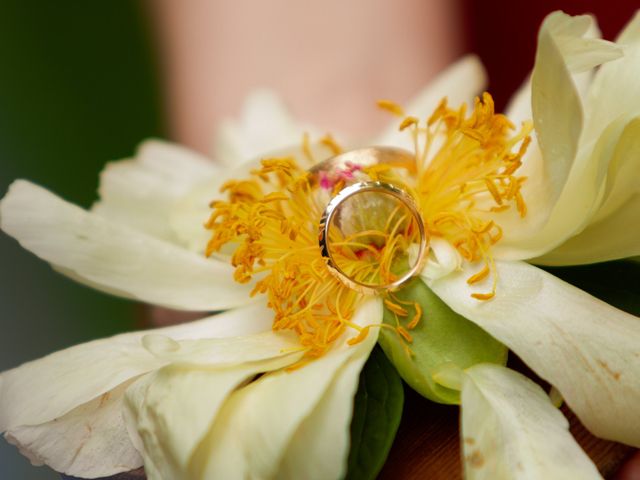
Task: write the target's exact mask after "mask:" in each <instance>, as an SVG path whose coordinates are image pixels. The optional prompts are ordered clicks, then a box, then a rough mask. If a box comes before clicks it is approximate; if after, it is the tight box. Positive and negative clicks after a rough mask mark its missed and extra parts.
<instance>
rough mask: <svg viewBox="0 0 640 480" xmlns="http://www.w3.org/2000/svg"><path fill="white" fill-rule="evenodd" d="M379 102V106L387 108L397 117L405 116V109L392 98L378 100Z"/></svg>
mask: <svg viewBox="0 0 640 480" xmlns="http://www.w3.org/2000/svg"><path fill="white" fill-rule="evenodd" d="M377 103H378V107H380V108H381V109H383V110H386V111H387V112H390V113H392V114H394V115H396V116H397V117H404V109H403V108H402V107H401V106H400V105H398V104H397V103H395V102H392V101H391V100H378V102H377Z"/></svg>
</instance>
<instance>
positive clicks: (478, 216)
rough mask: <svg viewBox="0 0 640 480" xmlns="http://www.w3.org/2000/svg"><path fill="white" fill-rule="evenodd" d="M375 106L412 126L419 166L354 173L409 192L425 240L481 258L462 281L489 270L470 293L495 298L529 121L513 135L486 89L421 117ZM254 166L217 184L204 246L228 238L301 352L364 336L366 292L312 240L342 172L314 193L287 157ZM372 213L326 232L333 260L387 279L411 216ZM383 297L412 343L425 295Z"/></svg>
mask: <svg viewBox="0 0 640 480" xmlns="http://www.w3.org/2000/svg"><path fill="white" fill-rule="evenodd" d="M378 105H379V106H380V107H381V108H383V109H385V110H387V111H389V112H391V113H393V114H394V115H398V116H401V117H403V119H402V121H401V123H400V130H408V131H409V133H410V134H411V136H412V139H413V142H414V145H415V150H416V151H415V157H416V162H417V165H416V174H415V175H412V176H410V177H407V175H406V172H404V173H405V174H401V173H400V172H399V171H398V170H396V169H395V168H394V167H393V166H391V165H388V164H383V165H373V166H370V167H366V168H361V169H359V170H358V171H359V172H360V171H361V173H362V174H365V175H368V176H369V178H370V179H372V180H378V181H383V182H387V183H391V184H394V185H396V186H398V187H399V188H402V189H404V190H405V191H407V192H408V193H410V194H411V195H412V196H413V197H414V198H415V200H416V203H417V204H418V207H419V210H420V213H421V216H422V221H423V222H424V227H425V230H426V231H427V232H428V235H429V237H430V238H431V237H433V238H435V237H437V238H442V239H444V240H446V241H447V242H448V243H449V244H451V245H453V246H454V248H456V249H457V250H458V252H459V253H460V255H461V256H462V258H464V259H465V260H467V261H468V262H483V266H482V268H481V270H480V271H479V272H478V273H476V274H474V275H472V276H470V277H469V278H468V279H467V283H468V284H469V285H475V284H477V283H479V282H481V281H483V280H486V279H487V278H491V280H492V283H491V291H490V292H476V293H472V294H471V296H472V297H473V298H475V299H478V300H484V301H486V300H490V299H491V298H493V297H494V296H495V294H496V288H497V276H496V268H495V263H494V260H493V257H492V253H491V250H492V246H493V245H495V244H496V243H497V242H498V241H500V239H501V237H502V233H503V232H502V228H501V227H500V222H499V216H500V213H502V212H504V211H506V210H508V209H509V208H512V207H513V208H515V209H516V210H517V212H518V213H519V214H520V216H523V217H524V216H525V215H526V213H527V205H526V203H525V200H524V197H523V195H522V185H523V183H524V181H525V180H526V179H525V177H522V176H518V175H517V173H518V169H519V167H520V166H521V165H522V157H523V155H524V153H525V151H526V148H527V146H528V144H529V136H528V135H529V132H530V131H531V128H532V126H531V124H530V123H525V124H523V126H522V128H521V129H520V130H519V131H517V132H515V133H514V132H513V130H514V126H513V124H512V123H511V122H510V121H509V120H508V119H507V118H506V117H504V116H503V115H500V114H496V113H495V112H494V105H493V100H492V98H491V96H490V95H488V94H484V95H483V96H482V97H481V98H478V99H476V101H475V103H474V106H473V110H471V111H469V112H467V108H466V106H465V105H463V106H461V107H460V108H458V109H452V108H449V107H448V105H447V101H446V99H444V100H442V101H441V102H440V104H439V105H438V107H437V108H436V110H435V111H434V112H433V114H432V115H431V116H430V117H429V118H428V119H427V120H426V122H425V121H424V120H422V121H420V120H419V119H417V118H415V117H411V116H405V114H404V110H403V109H402V108H401V107H400V106H399V105H397V104H395V103H393V102H389V101H386V100H382V101H380V102H378ZM436 138H437V139H438V141H434V139H436ZM320 144H322V145H324V146H325V147H327V148H328V149H329V150H330V151H331V153H332V154H338V153H340V152H341V151H342V149H341V148H340V146H339V145H338V144H337V143H336V142H335V140H334V139H333V138H332V137H331V136H328V135H327V136H325V137H324V138H322V139H321V140H320ZM302 155H303V157H304V158H305V159H307V160H308V161H310V162H313V161H315V160H316V159H315V158H314V156H313V152H312V149H311V144H310V139H309V136H308V135H306V134H305V135H304V137H303V140H302ZM338 173H340V172H338ZM346 173H348V174H349V175H351V174H352V173H353V172H346ZM251 174H252V177H251V178H250V179H246V180H231V181H228V182H226V183H225V184H224V185H223V186H222V188H221V192H223V193H225V194H226V196H227V199H226V200H225V201H214V202H212V203H211V207H212V208H213V212H212V214H211V217H210V218H209V220H208V221H207V222H206V224H205V226H206V228H207V229H209V230H211V232H212V236H211V239H210V241H209V243H208V245H207V248H206V254H207V255H212V254H213V253H215V252H220V251H221V249H222V248H223V247H224V246H226V245H228V244H232V245H233V246H234V247H235V249H234V251H233V254H232V255H231V258H230V261H231V264H232V265H233V266H234V268H235V272H234V278H235V279H236V281H238V282H240V283H247V282H250V281H252V280H254V281H255V285H254V288H253V291H252V292H251V295H258V294H261V295H266V296H267V302H268V305H269V307H270V308H271V309H272V310H273V311H274V320H273V329H274V330H292V331H293V332H295V333H296V334H297V335H298V337H299V339H300V344H301V345H302V348H303V349H304V351H305V352H306V356H305V359H306V360H305V361H307V360H308V359H309V358H310V357H317V356H320V355H322V354H323V353H325V352H326V351H327V350H328V349H329V348H330V347H331V345H332V343H333V342H334V341H335V340H336V339H337V338H339V337H340V336H341V335H342V334H343V332H344V331H345V329H347V328H350V329H354V330H355V331H356V332H357V335H355V336H354V337H353V338H350V339H349V341H348V343H349V344H350V345H352V344H355V343H358V342H360V341H362V340H363V339H364V338H366V336H367V333H368V332H369V330H370V329H371V328H372V326H371V325H369V326H367V327H360V326H358V325H356V324H354V323H353V321H352V318H353V315H354V312H355V311H356V310H357V308H358V307H359V305H360V304H361V303H362V302H363V300H364V296H363V295H362V294H361V293H359V292H356V291H355V290H352V289H350V288H349V287H347V286H345V285H344V284H343V283H341V282H340V281H339V280H338V279H336V278H335V277H334V276H333V275H332V274H331V273H330V271H329V270H328V269H327V266H326V261H325V259H324V258H323V257H322V255H321V252H320V249H319V247H318V225H319V221H320V217H321V215H322V211H323V210H324V208H325V206H326V202H327V196H326V193H327V191H329V192H333V193H337V192H338V191H340V189H342V188H343V187H344V186H345V185H346V182H347V181H348V175H344V178H343V177H340V176H338V178H337V179H335V180H333V179H332V183H330V184H329V186H328V187H322V188H326V189H325V190H324V193H322V192H320V193H322V195H321V194H320V193H319V189H320V186H318V182H312V181H311V179H310V177H309V173H308V172H307V169H306V168H301V167H300V166H299V165H298V163H297V162H296V159H294V158H292V157H282V158H267V159H264V160H263V161H262V163H261V166H260V168H258V169H256V170H255V171H252V172H251ZM378 213H379V212H378ZM372 215H376V213H375V212H374V213H372ZM377 222H378V223H376V224H375V227H372V228H369V227H367V228H359V229H357V230H356V231H352V232H348V231H339V232H337V233H333V234H330V235H333V238H331V245H332V246H333V247H334V249H335V251H334V253H333V255H334V257H337V260H336V263H338V264H340V266H341V269H342V270H343V271H344V272H345V273H346V274H347V275H349V276H350V277H351V278H357V279H360V280H361V281H363V283H375V281H380V282H381V283H391V282H390V281H389V280H393V279H395V278H397V277H396V274H395V273H394V268H395V267H396V266H397V263H398V260H399V259H400V258H401V257H399V254H400V253H406V252H407V251H408V248H409V246H410V245H411V244H412V243H415V239H416V235H417V233H416V230H417V229H416V228H415V224H412V223H411V221H409V219H408V218H407V216H406V214H403V212H402V211H401V209H390V210H389V211H388V212H385V213H384V215H381V216H380V218H379V219H377ZM384 303H385V305H386V307H387V309H388V310H389V311H391V312H392V313H393V315H394V317H395V318H396V325H395V326H390V325H384V326H383V328H392V329H393V330H395V331H396V332H397V333H398V334H399V335H400V336H401V337H402V338H403V339H404V340H405V341H406V342H409V343H410V342H412V337H411V334H410V333H409V330H412V329H414V328H416V326H417V325H418V323H419V322H420V320H421V318H422V315H423V312H422V309H421V307H420V305H419V304H417V303H414V302H404V301H400V300H398V299H397V298H395V297H394V296H393V294H389V295H388V296H387V297H386V298H385V299H384ZM411 308H413V311H412V310H411ZM399 317H401V318H402V321H403V324H404V326H403V325H401V324H400V319H399Z"/></svg>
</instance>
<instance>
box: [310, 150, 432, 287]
mask: <svg viewBox="0 0 640 480" xmlns="http://www.w3.org/2000/svg"><path fill="white" fill-rule="evenodd" d="M379 163H385V164H389V165H392V166H394V167H397V168H403V169H406V170H408V171H409V172H410V173H414V172H415V156H414V155H413V154H412V153H410V152H407V151H405V150H400V149H395V148H386V147H372V148H367V149H361V150H355V151H351V152H346V153H343V154H340V155H337V156H335V157H332V158H330V159H328V160H325V161H324V162H322V163H320V164H319V165H316V166H315V167H314V168H312V169H311V170H310V173H312V174H313V175H312V177H311V178H312V184H313V183H317V184H320V185H321V184H322V181H323V178H326V176H327V175H329V176H331V175H337V176H340V174H341V173H342V172H345V171H346V172H351V173H353V171H354V170H356V171H357V172H358V174H356V175H352V177H353V178H352V179H351V181H350V182H346V186H344V188H342V189H341V190H340V191H338V193H337V194H335V196H334V197H333V198H331V199H330V200H329V202H328V204H327V206H326V208H325V209H324V211H323V213H322V217H321V220H320V224H319V242H318V243H319V247H320V251H321V254H322V257H323V258H324V259H325V261H326V265H327V268H328V269H329V271H330V272H331V273H332V274H333V275H334V276H335V277H337V278H338V279H339V280H340V281H341V282H342V283H343V284H345V285H347V286H348V287H349V288H352V289H354V290H356V291H359V292H361V293H364V294H376V293H381V292H384V291H392V290H395V289H397V288H399V287H400V286H401V285H402V284H404V283H405V282H406V281H408V280H409V279H410V278H412V277H413V276H415V275H416V274H417V273H419V271H420V270H421V268H422V266H423V259H424V257H425V256H426V251H427V238H426V233H425V227H424V223H423V221H422V217H421V215H420V211H419V209H418V206H417V205H416V202H415V200H414V199H413V197H412V196H411V195H410V194H409V193H407V192H406V191H405V190H404V189H402V188H400V187H398V186H396V185H392V184H391V183H386V182H382V181H372V180H369V179H367V178H366V174H363V173H362V169H364V168H366V167H369V166H372V165H375V164H379ZM341 179H342V180H343V181H344V175H342V176H341ZM385 232H386V234H384V235H383V233H385ZM394 237H401V238H395V240H394ZM346 239H351V240H350V242H351V243H348V242H347V241H346ZM354 239H355V240H354ZM345 242H346V243H348V245H349V248H346V247H345V244H346V243H345ZM387 242H393V243H394V245H397V244H403V245H405V246H406V248H405V249H404V250H402V249H398V250H399V252H400V254H401V256H400V257H398V258H394V259H389V258H387V260H388V263H389V265H390V264H391V261H392V260H395V263H394V267H395V271H394V272H393V274H391V273H388V274H387V275H385V276H383V275H382V274H380V275H378V276H375V275H374V277H373V278H363V276H362V274H361V272H360V275H359V274H358V273H359V272H358V271H352V270H353V265H354V264H355V263H357V262H354V261H353V260H357V259H359V258H360V257H361V256H366V255H370V256H371V255H373V256H375V255H376V254H377V253H378V252H380V251H382V250H383V249H384V248H385V246H386V245H388V243H387ZM408 243H411V249H412V250H413V252H412V254H409V251H408V250H409V245H408ZM353 245H357V247H356V248H354V247H353ZM416 247H417V249H416ZM345 250H347V252H346V254H344V252H345ZM416 250H417V254H416V253H415V251H416ZM392 251H394V252H395V251H396V250H392ZM355 268H357V267H355ZM379 270H380V271H382V270H385V271H387V272H389V271H390V270H391V268H390V267H389V268H386V269H382V268H381V269H379ZM365 277H366V276H365Z"/></svg>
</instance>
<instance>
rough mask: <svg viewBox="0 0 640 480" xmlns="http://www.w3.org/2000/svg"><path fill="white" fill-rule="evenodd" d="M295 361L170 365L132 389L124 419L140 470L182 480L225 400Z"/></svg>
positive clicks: (277, 357) (281, 357) (289, 357)
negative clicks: (139, 453)
mask: <svg viewBox="0 0 640 480" xmlns="http://www.w3.org/2000/svg"><path fill="white" fill-rule="evenodd" d="M238 347H240V346H239V345H238ZM246 350H247V349H242V350H241V352H239V353H242V352H243V351H246ZM300 355H301V353H297V354H291V353H289V354H287V353H286V352H285V351H282V350H281V351H280V354H278V352H277V351H275V352H273V354H272V357H271V358H267V359H263V360H261V361H253V362H250V361H247V362H245V363H243V364H241V365H237V366H232V367H230V368H220V367H219V366H215V367H211V366H207V365H202V364H201V365H195V364H189V363H173V364H170V365H168V366H166V367H163V368H162V369H160V370H158V371H156V372H154V373H152V374H150V375H149V376H148V379H146V381H145V382H138V383H137V384H136V385H134V386H132V387H131V388H130V389H129V390H128V391H127V394H126V406H127V416H126V417H127V420H128V422H129V428H130V430H131V431H133V432H135V435H136V436H137V438H139V441H140V445H142V448H141V451H142V452H143V455H144V459H145V466H147V465H152V466H153V467H152V469H153V470H154V471H155V470H157V472H158V474H157V475H155V476H150V478H166V479H167V480H171V479H175V478H185V477H184V475H185V473H184V472H186V470H187V467H188V462H189V459H190V458H191V455H192V454H193V452H194V449H195V448H196V447H197V445H198V444H199V443H200V441H201V440H202V438H203V436H204V435H205V434H206V433H207V432H208V431H209V429H210V428H211V424H212V422H213V421H214V420H215V418H216V416H217V414H218V411H219V409H220V407H221V405H222V404H223V402H224V401H225V400H226V398H227V396H228V395H230V394H231V392H232V391H233V390H234V389H235V388H237V387H238V386H239V385H241V384H242V383H243V382H245V381H248V380H250V379H251V378H252V377H254V376H255V375H257V374H260V373H264V372H268V371H270V370H274V369H277V368H282V367H285V366H287V365H290V364H292V363H294V362H296V361H297V360H298V359H299V358H300Z"/></svg>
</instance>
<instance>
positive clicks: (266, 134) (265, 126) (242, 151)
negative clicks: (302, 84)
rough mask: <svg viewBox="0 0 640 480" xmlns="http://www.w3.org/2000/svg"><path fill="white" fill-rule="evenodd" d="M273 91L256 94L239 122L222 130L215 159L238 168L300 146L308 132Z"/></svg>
mask: <svg viewBox="0 0 640 480" xmlns="http://www.w3.org/2000/svg"><path fill="white" fill-rule="evenodd" d="M312 130H313V129H312V128H309V127H306V128H305V127H304V126H302V125H299V124H297V123H296V122H295V121H294V119H293V118H292V117H291V115H290V114H289V112H288V111H287V109H286V107H285V106H284V103H283V102H282V100H281V99H280V98H279V97H278V96H277V95H276V94H275V92H273V91H271V90H266V89H261V90H255V91H254V92H252V93H251V94H249V96H248V97H247V100H246V101H245V104H244V107H243V111H242V115H241V118H240V120H239V121H233V120H226V121H223V122H222V123H221V126H220V127H219V128H218V132H217V138H216V145H215V155H214V156H215V158H216V160H218V161H220V162H222V163H223V164H224V165H227V166H230V167H237V166H238V165H240V164H242V163H244V162H246V161H249V160H253V159H255V158H257V157H259V156H261V155H265V154H267V153H269V152H275V151H278V150H281V149H283V148H287V147H289V146H291V145H295V144H299V143H300V141H301V140H302V135H303V133H304V132H305V131H307V132H309V131H312Z"/></svg>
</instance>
